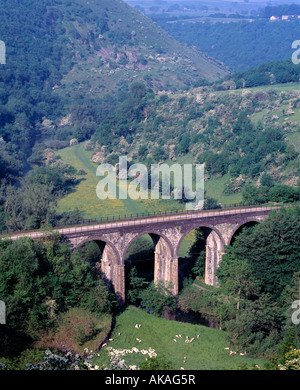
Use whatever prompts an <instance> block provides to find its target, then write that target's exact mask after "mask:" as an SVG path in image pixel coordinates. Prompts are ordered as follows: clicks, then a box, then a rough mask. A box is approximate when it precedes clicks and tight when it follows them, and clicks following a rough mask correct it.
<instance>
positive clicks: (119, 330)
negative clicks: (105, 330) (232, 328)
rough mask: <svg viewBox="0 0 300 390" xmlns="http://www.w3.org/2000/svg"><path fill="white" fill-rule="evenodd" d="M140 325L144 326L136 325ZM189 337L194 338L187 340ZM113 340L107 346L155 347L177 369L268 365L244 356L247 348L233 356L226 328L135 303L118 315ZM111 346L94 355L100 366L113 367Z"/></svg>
mask: <svg viewBox="0 0 300 390" xmlns="http://www.w3.org/2000/svg"><path fill="white" fill-rule="evenodd" d="M136 324H140V325H141V327H139V328H136V327H135V325H136ZM176 335H177V336H179V335H181V336H182V337H181V338H180V337H176ZM186 337H188V339H189V340H191V339H192V338H194V340H193V341H192V342H191V343H186V342H185V340H186ZM111 339H112V341H110V342H108V344H107V347H112V348H114V349H118V350H123V349H131V348H133V347H135V348H137V349H139V350H148V349H149V348H152V349H154V350H155V352H156V354H157V356H158V357H162V356H164V357H165V358H166V359H167V360H168V361H169V362H170V363H171V365H172V369H174V370H180V369H181V367H182V368H184V369H185V370H239V369H253V368H254V369H264V364H265V361H264V360H262V359H253V358H250V357H248V356H247V355H240V353H243V351H234V352H236V354H231V355H230V350H231V348H230V346H229V343H228V340H227V334H226V332H224V331H222V330H219V329H213V328H208V327H205V326H202V325H193V324H189V323H184V322H177V321H172V320H166V319H163V318H157V317H155V316H154V315H152V314H148V313H146V312H145V311H143V310H141V309H138V308H135V307H132V306H130V307H128V308H127V309H126V310H125V311H124V312H123V313H122V314H120V315H119V316H117V318H116V324H115V327H114V330H113V332H112V335H111ZM137 339H139V340H141V342H139V341H138V340H137ZM174 339H175V340H176V342H175V341H174ZM107 347H105V348H103V349H101V350H100V352H99V356H96V357H95V358H94V361H93V363H94V364H97V365H98V366H99V367H103V366H106V367H109V364H110V360H109V356H108V353H107V350H106V348H107ZM227 348H229V349H227ZM146 357H147V355H143V354H138V353H131V354H128V355H126V356H125V357H122V359H124V360H125V364H126V365H137V366H139V365H140V364H141V363H142V362H143V361H144V360H145V358H146ZM148 358H149V357H148ZM184 361H185V363H184ZM257 366H258V367H257Z"/></svg>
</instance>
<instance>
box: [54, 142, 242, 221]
mask: <svg viewBox="0 0 300 390" xmlns="http://www.w3.org/2000/svg"><path fill="white" fill-rule="evenodd" d="M56 154H57V156H60V158H61V159H62V160H63V161H64V162H65V163H67V164H70V165H72V166H74V167H75V168H76V169H78V170H80V169H83V170H85V172H86V173H87V174H86V175H85V176H83V178H82V180H81V182H80V183H79V184H78V185H77V187H76V190H75V191H74V192H72V193H70V194H69V195H67V196H66V197H64V198H63V199H61V200H60V201H59V204H58V209H59V212H67V211H72V210H75V209H76V208H78V209H79V210H81V211H82V213H83V217H84V218H88V219H100V218H101V217H112V216H114V217H116V218H118V217H119V216H121V217H122V216H131V214H132V215H136V214H141V213H150V214H154V213H160V212H161V213H168V212H171V211H172V210H180V209H184V205H182V204H180V203H179V202H178V201H175V200H172V199H170V200H169V199H168V200H162V199H158V200H155V199H140V200H133V199H131V198H130V197H128V199H122V200H121V199H107V200H100V199H99V198H98V197H97V195H96V186H97V184H98V182H99V180H100V178H99V177H97V176H96V169H97V165H96V164H94V163H93V162H91V157H92V153H91V152H90V151H87V150H85V149H84V144H77V145H74V146H70V147H67V148H65V149H61V150H59V151H57V152H56ZM191 158H192V157H191V155H186V156H184V157H182V158H181V159H179V160H178V163H179V164H190V163H191ZM228 179H229V176H227V175H225V176H223V177H222V178H220V179H213V180H209V181H207V182H205V190H206V194H207V196H209V197H213V198H215V199H217V200H218V201H219V202H221V203H223V204H232V203H238V202H240V201H241V200H242V199H241V195H240V194H232V195H230V196H228V195H224V194H223V189H224V185H225V183H226V181H227V180H228ZM120 183H121V184H120V186H122V187H121V188H122V190H123V191H125V190H126V187H125V185H126V184H124V182H120Z"/></svg>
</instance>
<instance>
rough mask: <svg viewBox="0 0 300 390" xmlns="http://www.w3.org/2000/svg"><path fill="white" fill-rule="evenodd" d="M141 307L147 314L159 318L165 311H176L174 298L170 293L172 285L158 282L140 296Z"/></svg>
mask: <svg viewBox="0 0 300 390" xmlns="http://www.w3.org/2000/svg"><path fill="white" fill-rule="evenodd" d="M140 298H141V306H142V307H143V308H145V309H146V310H147V311H148V312H150V313H154V314H155V315H157V316H161V315H162V314H163V313H164V312H165V311H166V310H171V311H172V310H175V309H176V297H175V296H174V295H173V293H172V283H171V282H169V283H166V282H164V281H158V282H157V283H154V282H153V283H151V284H150V286H149V287H148V288H147V289H146V290H143V291H142V292H141V294H140Z"/></svg>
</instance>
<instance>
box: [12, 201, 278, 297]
mask: <svg viewBox="0 0 300 390" xmlns="http://www.w3.org/2000/svg"><path fill="white" fill-rule="evenodd" d="M279 208H280V206H251V207H250V206H249V207H236V208H232V209H225V210H218V209H217V210H205V211H203V210H202V211H192V212H183V213H180V214H171V215H161V216H151V217H150V216H149V217H136V218H131V219H124V220H118V221H112V222H101V223H94V224H88V225H84V226H70V227H63V228H57V229H55V230H54V231H56V232H58V233H60V234H61V235H62V236H64V237H65V238H67V239H68V240H69V242H70V244H71V246H72V248H73V249H76V248H79V247H80V246H82V245H84V244H85V243H87V242H89V241H95V242H96V243H97V244H98V245H99V247H100V249H101V253H102V257H101V273H102V278H104V279H105V280H107V281H108V282H110V283H111V285H112V286H113V288H114V291H115V293H116V294H117V295H118V297H119V298H120V300H121V301H124V300H125V257H126V253H127V251H128V248H129V247H130V245H131V244H132V243H133V242H134V241H135V240H136V239H137V238H138V237H141V236H143V235H145V234H149V235H150V237H151V238H152V240H153V243H154V246H155V257H154V258H155V262H154V263H155V265H154V281H159V280H163V281H166V282H172V283H173V286H174V287H173V292H174V294H177V293H178V251H179V247H180V244H181V242H182V240H183V239H184V237H185V236H186V235H187V234H188V233H189V232H190V231H192V230H194V229H196V228H200V227H201V228H204V230H205V234H206V262H205V282H206V283H207V284H208V285H216V283H217V280H216V276H215V271H216V268H217V267H218V265H219V263H220V261H221V257H222V254H223V253H224V250H225V246H226V245H229V244H230V243H231V240H232V238H233V236H234V234H235V233H236V232H237V230H238V229H239V228H241V227H242V226H244V225H246V224H249V223H253V222H256V223H257V222H258V223H259V222H262V221H263V220H264V219H265V218H266V217H267V216H268V215H269V213H270V212H271V210H274V209H279ZM45 234H46V233H44V232H41V231H35V232H25V233H14V234H11V235H10V236H9V237H8V238H9V239H12V240H14V239H19V238H20V237H24V236H26V237H31V238H33V239H42V238H43V236H44V235H45Z"/></svg>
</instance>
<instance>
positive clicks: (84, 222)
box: [0, 202, 300, 238]
mask: <svg viewBox="0 0 300 390" xmlns="http://www.w3.org/2000/svg"><path fill="white" fill-rule="evenodd" d="M299 205H300V202H294V203H290V204H287V203H279V202H278V203H266V204H258V205H257V204H255V205H251V204H249V203H233V204H230V205H222V206H220V207H218V208H214V209H201V210H186V209H176V210H171V211H168V212H165V211H157V212H153V213H150V212H144V213H130V214H124V215H121V214H120V215H118V216H114V215H113V216H106V217H100V219H80V220H78V221H76V222H75V223H70V224H59V223H56V224H55V225H53V226H45V227H41V228H40V229H28V230H19V231H3V232H1V233H0V237H2V238H5V236H7V237H8V238H9V237H10V236H12V235H21V234H24V235H26V234H30V233H34V232H41V233H42V232H43V231H47V230H48V231H49V230H54V231H55V230H60V229H67V228H77V227H78V228H80V227H82V228H83V227H88V226H92V225H102V224H112V223H117V222H130V221H135V220H142V219H144V218H157V217H162V218H163V217H166V221H167V220H169V221H170V217H172V216H175V215H178V216H180V215H182V216H184V215H185V216H189V215H194V214H199V213H211V215H221V214H222V212H224V211H228V210H239V209H241V208H243V209H256V211H259V210H262V209H264V208H265V209H270V208H271V209H278V208H281V207H291V206H299ZM253 211H255V210H253ZM168 218H169V219H168ZM162 221H164V219H162Z"/></svg>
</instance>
